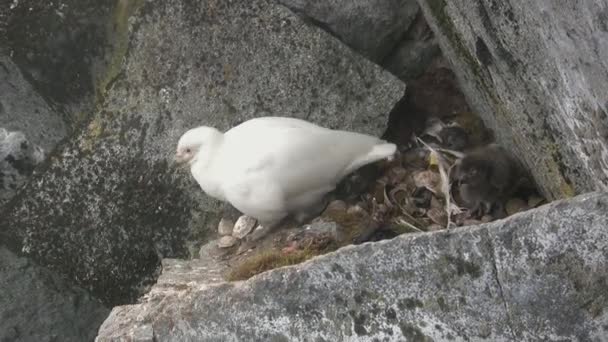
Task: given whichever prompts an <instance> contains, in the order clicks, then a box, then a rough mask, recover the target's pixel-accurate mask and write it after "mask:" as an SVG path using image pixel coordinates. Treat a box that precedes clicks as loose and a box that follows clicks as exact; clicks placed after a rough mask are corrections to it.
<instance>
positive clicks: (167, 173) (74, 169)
mask: <svg viewBox="0 0 608 342" xmlns="http://www.w3.org/2000/svg"><path fill="white" fill-rule="evenodd" d="M120 3H122V2H120ZM137 3H138V4H139V5H141V7H138V8H137V9H135V8H134V9H132V10H131V12H129V13H133V15H132V16H131V17H129V16H128V15H125V16H123V17H121V18H122V19H123V21H121V22H119V23H118V24H116V25H117V26H118V27H122V26H124V27H125V30H127V38H125V39H126V43H125V45H124V46H125V47H128V50H126V51H125V52H126V53H125V54H124V56H123V57H124V58H121V59H119V60H121V61H122V64H121V67H120V69H119V70H120V72H118V73H116V74H115V75H117V76H116V77H114V78H112V80H111V82H109V83H108V87H107V92H106V93H105V96H104V98H103V102H101V103H99V111H97V112H95V114H94V116H93V118H92V120H91V121H90V122H89V124H88V125H87V126H85V127H83V129H82V130H81V131H80V132H79V134H78V135H77V136H76V137H74V138H73V139H71V140H69V141H68V142H67V143H66V144H65V145H63V146H62V148H61V149H60V150H59V151H58V152H57V153H56V155H55V156H54V157H53V158H51V160H50V162H49V163H48V165H47V167H46V169H45V170H44V172H41V173H40V175H39V176H36V178H35V180H34V181H32V182H30V183H29V184H28V185H27V186H26V187H25V188H24V189H23V190H22V192H21V193H20V196H19V197H18V199H15V200H13V201H12V202H11V204H10V205H9V206H8V207H7V208H8V209H7V210H5V212H4V213H2V215H3V219H2V221H1V222H0V231H5V232H10V233H11V234H13V235H14V236H17V237H18V238H19V240H20V241H21V242H22V250H23V251H24V252H25V253H27V254H28V255H31V256H32V257H34V259H35V260H37V261H38V262H40V263H41V264H43V265H47V266H50V267H51V268H52V269H54V270H56V271H57V272H59V273H61V274H64V275H66V276H67V277H69V278H70V279H72V280H74V281H75V282H76V283H77V284H79V285H81V286H82V287H84V288H86V289H88V290H91V291H92V293H93V294H94V295H95V296H97V297H98V298H101V299H103V301H104V302H105V303H106V304H111V305H115V304H119V303H120V304H124V303H127V302H133V301H135V299H136V298H137V297H139V296H140V295H141V294H143V293H144V292H145V291H146V288H147V286H149V285H150V284H151V283H153V282H154V280H155V278H156V277H157V276H158V269H159V266H160V259H161V258H162V257H176V258H177V257H180V258H183V257H188V256H189V255H190V254H192V253H191V251H195V250H196V249H197V248H195V247H197V246H194V244H196V243H198V244H200V243H201V242H204V240H205V236H206V234H207V233H208V232H209V231H210V229H215V227H216V226H217V222H218V221H219V219H218V212H219V206H218V203H216V202H214V201H211V200H210V199H208V198H207V197H205V196H204V195H203V193H202V191H201V190H200V189H199V187H198V186H197V185H196V183H195V182H194V181H193V180H192V179H191V176H190V175H189V173H188V172H187V171H186V170H180V169H178V168H176V167H175V166H174V165H173V164H172V162H171V161H172V158H173V153H174V150H175V146H176V143H177V140H178V138H179V137H180V135H181V134H182V133H184V132H185V131H186V130H187V129H189V128H191V127H194V126H198V125H213V126H216V127H218V128H219V129H227V128H229V127H230V126H233V125H235V124H238V123H239V122H242V121H244V120H246V119H249V118H253V117H258V116H263V115H280V116H293V117H299V118H304V119H308V120H310V121H313V122H316V123H319V124H321V125H324V126H328V127H334V128H338V127H339V128H343V129H349V130H354V131H359V132H364V133H370V134H376V135H380V134H382V131H383V130H384V129H385V125H386V122H387V116H388V113H389V111H390V110H391V108H392V107H393V105H394V104H395V103H396V102H397V101H398V99H399V98H400V97H401V95H402V94H403V92H404V85H403V83H401V82H400V81H398V80H397V79H396V78H394V77H393V76H392V75H390V74H388V73H386V72H384V71H383V70H381V69H380V68H379V67H378V66H376V65H374V64H372V63H371V62H369V61H367V60H366V59H364V58H362V57H360V56H358V55H356V54H354V53H352V52H351V50H350V49H348V48H347V47H345V46H344V45H342V44H341V43H340V42H339V41H338V40H336V39H334V38H333V37H331V36H330V35H328V34H326V33H325V32H323V31H322V30H320V29H316V28H314V27H310V26H308V25H306V24H305V23H303V22H302V21H301V20H300V19H299V18H298V17H296V16H294V15H293V14H292V13H291V12H290V11H289V10H287V9H286V8H284V7H283V6H280V5H276V4H274V2H272V1H267V0H256V1H250V0H239V1H231V2H225V1H216V0H206V1H198V2H189V1H184V2H164V1H157V2H137ZM121 25H122V26H121ZM121 46H123V45H121ZM192 241H196V243H195V242H192ZM191 242H192V243H191Z"/></svg>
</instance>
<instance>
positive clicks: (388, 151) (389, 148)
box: [367, 143, 397, 163]
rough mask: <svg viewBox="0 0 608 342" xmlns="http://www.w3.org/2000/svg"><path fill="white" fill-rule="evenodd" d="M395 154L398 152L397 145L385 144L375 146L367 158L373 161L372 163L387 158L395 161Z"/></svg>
mask: <svg viewBox="0 0 608 342" xmlns="http://www.w3.org/2000/svg"><path fill="white" fill-rule="evenodd" d="M395 152H397V145H395V144H391V143H384V144H380V145H376V146H374V147H373V148H372V150H371V151H370V152H369V154H368V155H367V157H368V158H370V159H371V160H372V161H371V162H375V161H378V160H381V159H385V158H387V159H388V160H393V158H394V156H395ZM371 162H370V163H371Z"/></svg>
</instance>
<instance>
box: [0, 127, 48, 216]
mask: <svg viewBox="0 0 608 342" xmlns="http://www.w3.org/2000/svg"><path fill="white" fill-rule="evenodd" d="M44 158H45V153H44V151H43V150H42V148H40V146H37V145H35V144H33V143H32V142H31V141H30V140H29V139H28V138H27V137H26V136H25V134H23V133H22V132H9V131H7V130H5V129H4V128H2V127H0V207H2V206H3V205H4V204H6V203H7V202H8V201H9V200H10V199H11V198H13V196H14V195H15V194H16V193H17V192H18V191H19V189H20V188H21V187H22V186H23V184H25V182H26V181H27V179H28V178H29V177H30V176H31V175H32V173H33V172H34V169H35V168H36V166H38V165H39V164H40V163H41V162H42V161H43V160H44Z"/></svg>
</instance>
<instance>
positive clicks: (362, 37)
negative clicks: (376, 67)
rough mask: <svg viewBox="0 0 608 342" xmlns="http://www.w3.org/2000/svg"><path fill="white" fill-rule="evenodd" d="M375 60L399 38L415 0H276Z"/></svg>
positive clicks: (409, 21)
mask: <svg viewBox="0 0 608 342" xmlns="http://www.w3.org/2000/svg"><path fill="white" fill-rule="evenodd" d="M279 3H282V4H283V5H285V6H287V7H288V8H290V9H291V10H292V11H294V12H295V13H297V14H299V15H301V16H303V17H304V18H306V19H308V20H310V21H311V22H312V23H313V24H315V25H317V26H319V27H321V28H323V29H325V30H326V31H328V32H330V33H331V34H333V35H335V36H336V37H338V38H339V39H340V40H341V41H343V42H344V43H345V44H347V45H348V46H350V47H351V48H353V49H354V50H355V51H357V52H359V53H361V54H362V55H364V56H366V57H367V58H369V59H371V60H372V61H375V62H381V61H382V60H383V59H384V58H385V57H386V56H388V55H389V54H390V53H391V51H392V50H393V49H394V48H395V46H396V45H397V44H398V43H399V42H400V41H401V40H402V38H403V36H404V35H405V33H406V32H407V31H408V28H409V27H410V25H411V24H412V23H413V22H414V19H415V18H416V15H417V14H418V12H419V7H418V4H417V3H416V1H415V0H372V1H370V0H357V1H353V0H329V1H314V0H279Z"/></svg>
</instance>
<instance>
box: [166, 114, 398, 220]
mask: <svg viewBox="0 0 608 342" xmlns="http://www.w3.org/2000/svg"><path fill="white" fill-rule="evenodd" d="M396 148H397V147H396V146H395V145H394V144H391V143H387V142H386V141H384V140H381V139H379V138H377V137H374V136H371V135H366V134H360V133H354V132H347V131H340V130H332V129H328V128H324V127H321V126H318V125H315V124H312V123H310V122H307V121H304V120H300V119H294V118H286V117H262V118H256V119H252V120H249V121H246V122H243V123H242V124H240V125H238V126H236V127H233V128H232V129H230V130H228V131H227V132H226V133H222V132H220V131H219V130H217V129H215V128H212V127H207V126H201V127H197V128H194V129H191V130H189V131H187V132H186V133H185V134H184V135H182V137H181V138H180V139H179V142H178V144H177V153H176V156H175V160H176V161H177V162H179V163H188V164H189V166H190V171H191V173H192V176H193V177H194V179H195V180H196V181H197V182H198V184H199V185H200V186H201V188H202V189H203V191H204V192H205V193H206V194H207V195H209V196H211V197H214V198H216V199H218V200H221V201H227V202H229V203H230V204H232V205H233V206H234V207H235V208H236V209H238V210H239V211H241V212H242V213H243V214H245V215H247V216H250V217H253V218H256V219H257V220H258V221H259V222H260V223H261V225H262V226H264V227H273V226H275V225H277V224H278V223H280V222H281V221H282V220H283V219H284V218H286V217H287V216H288V215H294V217H295V218H296V220H298V221H300V222H302V221H303V220H305V219H307V218H311V215H316V214H319V213H320V211H321V210H323V208H324V206H325V204H326V203H324V199H325V198H326V195H327V194H328V193H329V192H331V191H332V190H334V188H335V187H336V185H337V184H338V183H339V182H340V180H342V179H343V178H344V177H345V176H347V175H348V174H350V173H351V172H353V171H355V170H357V169H358V168H360V167H362V166H364V165H366V164H370V163H373V162H376V161H379V160H382V159H389V160H390V159H391V158H392V157H393V155H394V153H395V151H396Z"/></svg>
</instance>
